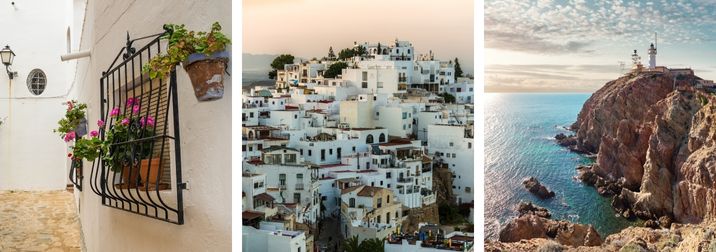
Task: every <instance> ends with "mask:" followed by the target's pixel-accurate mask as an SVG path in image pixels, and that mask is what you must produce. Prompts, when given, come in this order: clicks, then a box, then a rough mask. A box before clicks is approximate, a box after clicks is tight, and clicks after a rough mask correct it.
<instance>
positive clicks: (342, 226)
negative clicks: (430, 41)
mask: <svg viewBox="0 0 716 252" xmlns="http://www.w3.org/2000/svg"><path fill="white" fill-rule="evenodd" d="M274 63H275V64H272V67H273V69H274V71H272V72H271V73H269V76H270V77H271V78H273V79H274V80H275V85H274V86H270V87H266V86H254V87H250V88H248V89H245V90H244V92H243V95H242V102H243V104H242V112H241V113H242V147H241V148H242V149H241V151H242V158H243V160H242V195H241V196H242V224H243V227H242V237H243V240H244V243H243V244H244V248H243V249H244V251H292V252H294V251H297V252H304V251H366V249H368V248H375V247H379V248H381V249H379V251H416V250H417V251H445V250H458V251H472V250H473V233H472V232H473V224H472V223H473V219H472V216H473V207H474V204H473V203H474V201H473V200H474V197H473V196H474V195H473V194H474V188H473V178H474V148H475V146H474V142H473V134H474V132H473V131H474V128H473V120H474V119H473V113H474V107H473V103H474V99H475V96H474V84H473V80H472V79H471V78H470V77H463V73H462V70H461V69H460V66H459V62H458V59H457V58H456V59H454V60H448V61H444V60H438V59H437V57H436V56H435V55H434V53H433V52H432V51H429V52H427V53H423V54H418V53H417V52H416V51H415V50H414V47H413V45H412V44H411V43H410V42H409V41H400V40H398V39H396V40H395V41H392V42H390V43H356V42H354V44H353V46H352V47H350V48H345V49H342V50H341V51H339V52H338V53H337V54H336V53H335V52H334V50H333V48H329V50H328V53H327V55H326V56H325V57H321V58H313V59H311V60H300V59H294V57H293V56H291V55H281V56H279V57H277V58H276V60H274ZM368 251H372V250H370V249H369V250H368Z"/></svg>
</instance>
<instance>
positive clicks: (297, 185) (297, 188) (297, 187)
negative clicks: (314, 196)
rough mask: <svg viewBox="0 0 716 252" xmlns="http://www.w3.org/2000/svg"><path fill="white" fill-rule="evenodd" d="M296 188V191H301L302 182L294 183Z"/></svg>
mask: <svg viewBox="0 0 716 252" xmlns="http://www.w3.org/2000/svg"><path fill="white" fill-rule="evenodd" d="M296 190H297V191H303V183H298V184H296Z"/></svg>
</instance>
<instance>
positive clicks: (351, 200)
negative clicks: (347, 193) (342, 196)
mask: <svg viewBox="0 0 716 252" xmlns="http://www.w3.org/2000/svg"><path fill="white" fill-rule="evenodd" d="M348 207H356V199H355V198H351V199H349V200H348Z"/></svg>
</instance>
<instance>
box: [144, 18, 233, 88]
mask: <svg viewBox="0 0 716 252" xmlns="http://www.w3.org/2000/svg"><path fill="white" fill-rule="evenodd" d="M164 28H165V29H166V30H170V32H168V33H166V34H164V35H162V37H161V39H166V40H168V43H167V53H166V54H164V55H160V56H157V57H154V58H153V59H151V60H150V61H149V62H147V64H145V65H144V66H143V69H142V71H143V72H145V73H148V74H149V78H151V79H154V78H157V77H163V76H166V75H167V74H169V72H171V70H172V69H173V68H174V67H176V66H177V65H178V64H179V63H181V62H182V61H185V60H187V59H188V58H189V55H190V54H193V53H201V54H206V55H207V56H210V55H212V54H214V53H216V52H220V51H223V50H224V49H226V45H228V44H231V40H230V39H229V38H228V37H227V36H226V35H225V34H224V33H222V32H221V25H220V24H219V22H214V24H212V25H211V30H210V31H209V32H195V31H188V30H187V29H186V27H185V26H184V25H183V24H182V25H176V24H165V25H164Z"/></svg>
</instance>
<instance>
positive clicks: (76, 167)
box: [70, 159, 84, 191]
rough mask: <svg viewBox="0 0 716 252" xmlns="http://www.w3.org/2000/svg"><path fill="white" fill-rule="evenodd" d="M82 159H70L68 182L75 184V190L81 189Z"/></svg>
mask: <svg viewBox="0 0 716 252" xmlns="http://www.w3.org/2000/svg"><path fill="white" fill-rule="evenodd" d="M82 167H83V164H82V161H79V160H74V159H73V160H72V167H70V182H72V184H74V185H75V188H77V190H80V191H82V179H83V178H84V174H83V173H82Z"/></svg>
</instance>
